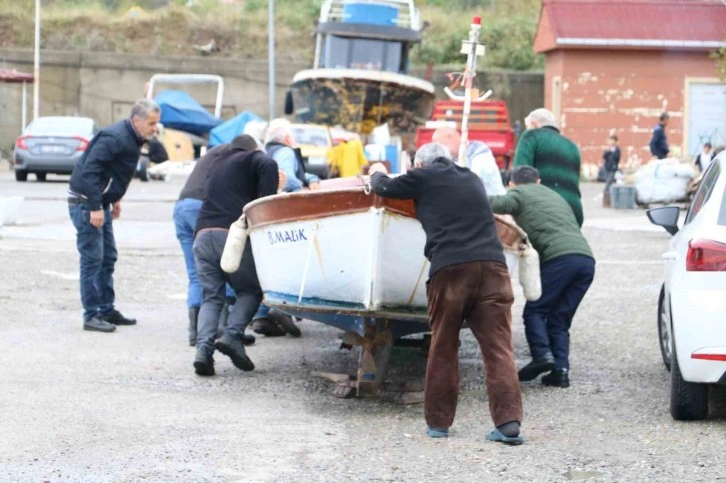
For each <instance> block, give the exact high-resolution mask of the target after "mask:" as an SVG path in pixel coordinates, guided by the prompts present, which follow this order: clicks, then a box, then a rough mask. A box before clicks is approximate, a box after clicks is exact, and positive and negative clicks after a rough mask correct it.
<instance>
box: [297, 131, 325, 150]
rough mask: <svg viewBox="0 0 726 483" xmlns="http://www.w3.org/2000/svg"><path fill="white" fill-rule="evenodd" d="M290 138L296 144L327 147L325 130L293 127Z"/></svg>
mask: <svg viewBox="0 0 726 483" xmlns="http://www.w3.org/2000/svg"><path fill="white" fill-rule="evenodd" d="M292 137H293V138H294V139H295V142H296V143H297V144H306V145H312V146H325V147H327V146H328V133H327V132H326V131H325V128H310V127H304V128H303V127H293V128H292Z"/></svg>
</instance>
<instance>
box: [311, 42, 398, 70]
mask: <svg viewBox="0 0 726 483" xmlns="http://www.w3.org/2000/svg"><path fill="white" fill-rule="evenodd" d="M402 49H403V46H402V44H401V42H394V41H387V40H372V39H354V38H347V37H336V36H335V35H330V36H328V37H327V38H326V39H325V46H324V52H323V67H326V68H333V69H365V70H384V71H387V72H401V52H402Z"/></svg>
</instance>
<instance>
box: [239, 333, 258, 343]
mask: <svg viewBox="0 0 726 483" xmlns="http://www.w3.org/2000/svg"><path fill="white" fill-rule="evenodd" d="M256 340H257V339H255V336H254V335H252V334H242V343H243V344H244V345H252V344H254V343H255V341H256Z"/></svg>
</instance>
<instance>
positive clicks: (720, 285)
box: [648, 151, 726, 420]
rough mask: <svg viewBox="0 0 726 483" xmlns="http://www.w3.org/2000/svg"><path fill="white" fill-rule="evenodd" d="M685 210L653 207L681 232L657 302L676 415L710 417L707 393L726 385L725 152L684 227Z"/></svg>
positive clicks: (657, 219) (654, 217)
mask: <svg viewBox="0 0 726 483" xmlns="http://www.w3.org/2000/svg"><path fill="white" fill-rule="evenodd" d="M679 212H680V210H679V208H678V207H676V206H666V207H662V208H654V209H651V210H648V218H649V219H650V221H651V222H652V223H654V224H656V225H659V226H662V227H664V228H665V229H666V231H668V232H669V233H670V234H672V235H674V236H673V238H672V239H671V241H670V246H669V249H668V252H666V253H665V254H664V255H663V260H664V262H665V281H664V283H663V287H662V289H661V292H660V298H659V301H658V335H659V339H660V349H661V353H662V355H663V362H664V363H665V365H666V367H667V368H668V369H670V371H671V415H672V416H673V418H674V419H679V420H696V419H704V418H706V417H707V416H708V390H709V386H710V385H712V384H726V151H725V152H722V153H721V154H720V155H719V156H717V157H716V159H715V160H714V161H713V162H712V163H711V165H710V166H709V167H708V169H707V170H706V172H705V173H704V176H703V179H702V181H701V183H700V185H699V187H698V189H697V190H696V193H695V195H694V197H693V201H692V202H691V205H690V206H689V208H688V211H687V212H686V217H685V221H684V224H683V227H681V228H680V229H679V228H678V218H679V214H680V213H679Z"/></svg>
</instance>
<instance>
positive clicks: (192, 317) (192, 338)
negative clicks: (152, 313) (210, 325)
mask: <svg viewBox="0 0 726 483" xmlns="http://www.w3.org/2000/svg"><path fill="white" fill-rule="evenodd" d="M197 319H199V307H189V345H190V346H191V347H194V346H195V345H197Z"/></svg>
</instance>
